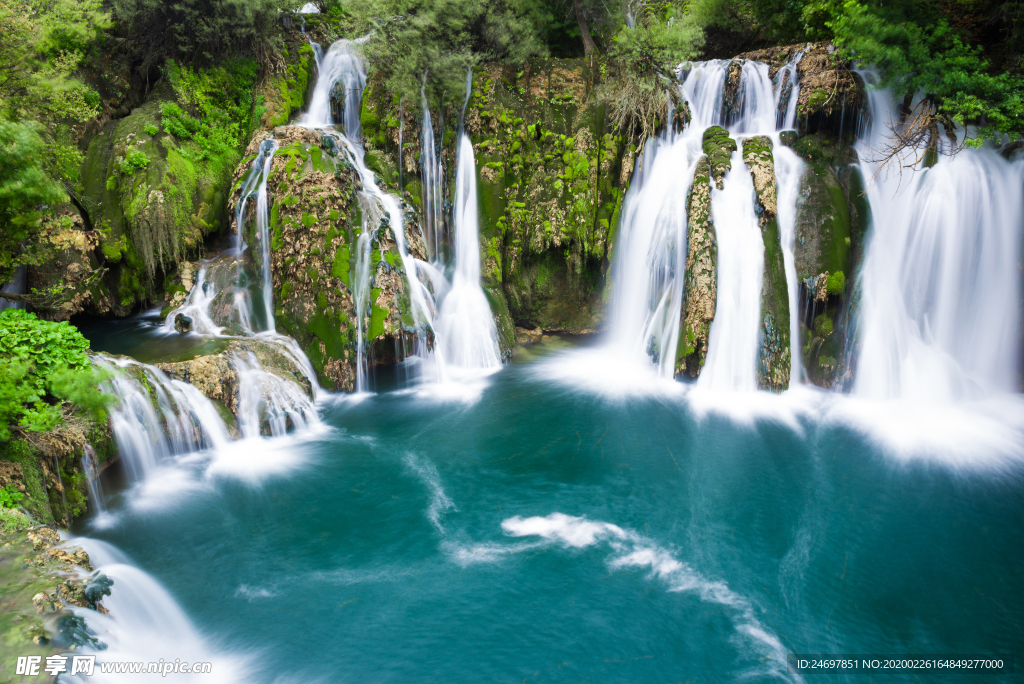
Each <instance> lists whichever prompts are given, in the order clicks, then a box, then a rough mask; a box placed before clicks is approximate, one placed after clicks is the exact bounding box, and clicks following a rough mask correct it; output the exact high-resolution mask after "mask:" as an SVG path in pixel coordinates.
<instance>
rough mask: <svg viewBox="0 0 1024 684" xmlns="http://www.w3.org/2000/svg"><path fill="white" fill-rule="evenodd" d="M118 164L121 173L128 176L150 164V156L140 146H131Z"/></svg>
mask: <svg viewBox="0 0 1024 684" xmlns="http://www.w3.org/2000/svg"><path fill="white" fill-rule="evenodd" d="M118 166H120V168H121V173H123V174H124V175H126V176H130V175H132V174H133V173H135V172H136V171H139V170H142V169H144V168H146V167H147V166H149V157H147V156H146V153H145V152H143V151H142V150H140V149H139V148H137V147H129V148H128V150H127V151H126V152H125V153H124V158H123V159H121V161H120V162H118Z"/></svg>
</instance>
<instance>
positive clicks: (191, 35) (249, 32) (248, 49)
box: [113, 0, 302, 69]
mask: <svg viewBox="0 0 1024 684" xmlns="http://www.w3.org/2000/svg"><path fill="white" fill-rule="evenodd" d="M301 4H302V3H301V2H298V1H297V0H283V1H281V0H176V1H175V2H167V1H166V0H114V2H113V7H114V12H113V13H114V17H115V19H116V20H117V22H118V25H119V27H120V30H121V33H122V34H123V35H124V37H125V43H126V47H127V48H128V49H129V50H130V51H131V52H132V53H133V54H134V57H135V59H136V60H137V61H138V62H139V63H141V64H142V65H143V68H144V69H147V68H148V67H149V66H150V65H153V64H158V63H160V62H161V61H162V60H163V59H164V58H171V59H176V60H179V61H181V62H183V63H186V64H189V65H196V66H207V65H211V64H213V63H215V62H216V61H217V60H219V59H223V58H225V57H231V56H249V57H251V56H254V55H264V56H267V57H269V54H270V52H271V51H272V49H273V47H274V44H273V28H274V25H275V22H276V21H277V20H278V17H279V15H280V12H281V11H282V10H288V9H294V8H297V7H298V6H299V5H301ZM268 66H269V64H268Z"/></svg>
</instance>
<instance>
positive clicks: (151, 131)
mask: <svg viewBox="0 0 1024 684" xmlns="http://www.w3.org/2000/svg"><path fill="white" fill-rule="evenodd" d="M143 130H144V131H146V135H156V134H157V133H159V132H160V128H159V126H156V125H155V124H146V127H145V128H144V129H143Z"/></svg>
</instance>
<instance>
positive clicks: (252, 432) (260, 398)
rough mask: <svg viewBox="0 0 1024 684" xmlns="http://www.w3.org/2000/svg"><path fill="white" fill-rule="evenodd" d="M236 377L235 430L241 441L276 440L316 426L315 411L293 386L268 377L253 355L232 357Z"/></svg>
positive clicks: (317, 419)
mask: <svg viewBox="0 0 1024 684" xmlns="http://www.w3.org/2000/svg"><path fill="white" fill-rule="evenodd" d="M234 366H235V371H236V372H237V373H238V428H239V430H240V431H241V433H242V437H244V438H253V437H260V436H266V437H280V436H282V435H284V434H286V433H287V432H288V430H289V428H294V429H297V430H303V429H305V428H307V427H309V426H311V425H313V424H314V423H318V422H319V418H318V417H317V413H316V407H315V406H314V405H313V402H312V401H310V399H309V397H307V396H306V395H305V393H303V392H302V390H301V389H299V387H298V385H296V384H295V383H294V382H290V381H287V380H284V379H283V378H281V377H280V376H278V375H275V374H274V373H269V372H267V371H266V370H264V369H263V366H262V365H260V362H259V360H258V359H257V358H256V355H255V354H253V353H252V352H250V353H249V354H247V355H246V356H244V357H243V356H238V355H236V356H235V357H234Z"/></svg>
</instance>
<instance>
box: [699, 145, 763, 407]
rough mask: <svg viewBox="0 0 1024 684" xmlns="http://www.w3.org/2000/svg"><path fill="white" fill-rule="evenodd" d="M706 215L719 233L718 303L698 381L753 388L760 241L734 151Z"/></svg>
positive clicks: (746, 176)
mask: <svg viewBox="0 0 1024 684" xmlns="http://www.w3.org/2000/svg"><path fill="white" fill-rule="evenodd" d="M711 215H712V217H713V220H714V224H715V232H716V234H717V236H718V308H717V313H716V315H715V321H714V323H713V324H712V325H711V336H710V339H709V344H708V356H707V363H706V365H705V366H704V370H703V371H701V374H700V377H699V378H698V379H697V385H698V387H702V388H706V389H711V390H717V391H731V392H753V391H754V390H756V389H757V372H756V368H757V354H758V331H759V327H760V322H761V320H760V319H761V282H762V278H763V276H764V242H763V241H762V239H761V229H760V227H759V226H758V221H757V213H756V211H755V208H754V183H753V181H752V180H751V179H750V173H749V172H748V171H747V167H746V166H745V165H744V163H743V155H742V154H741V153H740V152H739V151H736V152H733V154H732V169H731V170H730V171H728V172H727V173H726V174H725V179H724V183H723V189H722V190H718V189H712V190H711Z"/></svg>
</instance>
